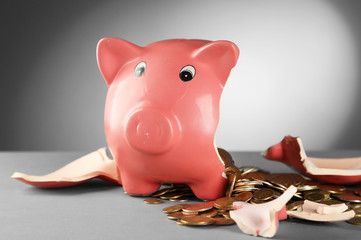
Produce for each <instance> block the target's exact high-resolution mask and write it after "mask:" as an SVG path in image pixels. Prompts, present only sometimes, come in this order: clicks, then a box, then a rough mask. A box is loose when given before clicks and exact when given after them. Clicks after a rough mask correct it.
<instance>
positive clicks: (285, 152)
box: [263, 136, 361, 184]
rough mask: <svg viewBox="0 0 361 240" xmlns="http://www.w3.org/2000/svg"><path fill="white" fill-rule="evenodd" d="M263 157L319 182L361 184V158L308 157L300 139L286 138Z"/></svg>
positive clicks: (268, 150)
mask: <svg viewBox="0 0 361 240" xmlns="http://www.w3.org/2000/svg"><path fill="white" fill-rule="evenodd" d="M263 156H264V157H265V158H267V159H269V160H275V161H279V162H283V163H285V164H287V165H289V166H291V167H293V168H295V169H296V170H297V171H299V172H300V173H302V174H304V175H306V176H308V177H311V178H313V179H315V180H318V181H322V182H327V183H336V184H355V183H359V182H361V157H357V158H339V159H336V158H333V159H332V158H312V157H307V155H306V153H305V150H304V148H303V145H302V140H301V138H299V137H297V138H295V137H292V136H286V137H285V138H284V139H283V140H282V141H281V142H280V143H278V144H276V145H273V146H271V147H270V148H268V149H267V150H266V151H265V152H264V153H263Z"/></svg>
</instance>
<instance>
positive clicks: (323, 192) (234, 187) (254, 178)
mask: <svg viewBox="0 0 361 240" xmlns="http://www.w3.org/2000/svg"><path fill="white" fill-rule="evenodd" d="M219 151H220V150H219ZM221 151H222V152H220V153H222V154H221V156H222V158H223V159H225V158H226V160H227V161H226V162H225V163H227V164H226V166H227V168H226V170H225V171H224V172H225V175H226V176H227V178H228V187H227V191H226V194H225V196H224V197H222V198H219V199H216V200H215V201H210V202H200V203H195V204H183V203H182V204H177V205H174V206H170V207H166V208H164V209H163V212H164V213H166V214H167V216H168V218H169V219H171V220H176V222H177V223H178V224H180V225H193V226H205V225H231V224H234V223H235V222H234V221H233V220H232V219H231V218H230V217H229V211H230V210H232V208H233V202H235V201H242V202H249V203H251V204H260V203H266V202H268V201H272V200H273V199H275V198H278V197H279V196H280V195H282V193H283V192H284V191H286V189H287V188H288V187H289V186H291V185H293V186H295V187H297V189H298V191H297V193H295V194H294V196H293V198H292V199H291V200H290V201H289V202H288V203H287V206H286V207H287V211H293V210H297V208H298V207H300V206H302V205H303V202H304V200H309V201H313V202H317V203H323V204H328V205H332V204H339V203H345V204H346V205H347V206H348V207H349V209H350V210H351V209H352V210H354V211H355V213H356V215H355V217H354V218H352V219H350V220H348V221H347V222H348V223H351V224H355V225H361V188H358V189H353V190H351V189H347V188H346V187H343V186H338V185H321V184H319V183H317V182H313V181H310V180H307V179H305V178H303V177H302V176H301V175H298V174H295V173H277V174H274V173H268V172H265V171H262V170H260V169H258V168H255V167H243V168H238V167H235V166H234V165H233V161H232V159H231V158H230V155H229V154H227V152H225V151H224V150H221ZM152 197H154V198H160V199H163V200H169V201H175V202H186V201H188V200H190V199H197V198H196V197H195V195H194V194H193V192H192V190H191V189H190V187H189V186H187V185H184V184H172V185H171V186H170V187H166V188H163V189H161V190H159V191H157V192H156V193H154V194H153V195H152ZM155 200H158V201H155ZM147 201H148V202H147ZM152 201H154V202H152ZM144 202H145V203H161V202H162V201H161V200H159V199H146V200H144Z"/></svg>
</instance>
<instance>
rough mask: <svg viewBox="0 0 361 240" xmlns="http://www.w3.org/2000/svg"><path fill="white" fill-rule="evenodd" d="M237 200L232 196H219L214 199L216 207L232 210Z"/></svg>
mask: <svg viewBox="0 0 361 240" xmlns="http://www.w3.org/2000/svg"><path fill="white" fill-rule="evenodd" d="M235 201H236V199H235V198H231V197H223V198H218V199H216V200H215V201H214V206H215V207H216V208H220V209H227V210H230V209H233V202H235Z"/></svg>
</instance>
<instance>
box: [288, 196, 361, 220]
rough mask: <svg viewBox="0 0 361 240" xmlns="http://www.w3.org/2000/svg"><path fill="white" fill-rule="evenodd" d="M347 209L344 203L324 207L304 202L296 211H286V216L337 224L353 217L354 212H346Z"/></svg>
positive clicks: (319, 204)
mask: <svg viewBox="0 0 361 240" xmlns="http://www.w3.org/2000/svg"><path fill="white" fill-rule="evenodd" d="M347 209H348V207H347V206H346V204H344V203H342V204H335V205H326V204H321V203H316V202H312V201H308V200H305V202H304V204H303V205H302V207H300V208H299V209H298V210H297V211H287V215H288V216H290V217H295V218H300V219H305V220H309V221H316V222H338V221H346V220H349V219H351V218H353V217H354V216H355V211H353V210H350V211H346V210H347ZM345 211H346V212H345Z"/></svg>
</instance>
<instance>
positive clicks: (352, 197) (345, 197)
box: [336, 194, 361, 203]
mask: <svg viewBox="0 0 361 240" xmlns="http://www.w3.org/2000/svg"><path fill="white" fill-rule="evenodd" d="M336 197H337V198H338V199H340V200H342V201H346V202H354V203H361V197H359V196H356V195H348V194H341V195H337V196H336Z"/></svg>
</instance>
